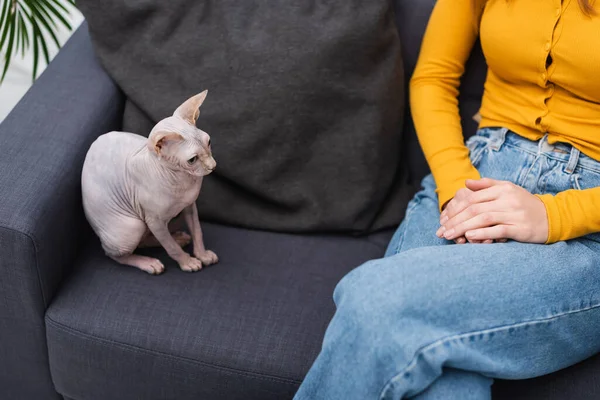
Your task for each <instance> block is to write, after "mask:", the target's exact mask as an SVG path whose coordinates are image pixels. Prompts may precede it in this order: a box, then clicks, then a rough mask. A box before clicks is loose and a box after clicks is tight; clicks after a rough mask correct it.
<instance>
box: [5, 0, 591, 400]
mask: <svg viewBox="0 0 600 400" xmlns="http://www.w3.org/2000/svg"><path fill="white" fill-rule="evenodd" d="M418 3H419V6H418V7H417V6H415V4H414V2H410V1H407V2H398V7H399V10H398V12H397V15H398V16H399V17H398V28H399V33H400V36H401V39H402V43H403V56H404V60H405V74H406V76H407V77H408V76H410V73H411V71H412V69H413V67H414V63H415V60H416V56H417V53H418V48H419V43H420V40H421V37H422V34H423V29H424V26H425V23H426V21H427V16H428V15H429V11H430V10H431V5H432V3H429V4H425V3H424V2H422V1H421V2H418ZM484 77H485V68H484V64H483V59H482V57H481V54H480V52H479V50H477V51H476V52H475V53H474V54H473V57H472V59H471V61H470V64H469V68H468V73H467V75H466V77H465V79H464V82H463V88H462V90H461V112H462V113H463V117H464V118H463V120H464V124H465V126H464V127H465V131H466V132H467V133H468V134H472V133H473V132H474V130H475V125H474V123H473V122H472V121H471V118H470V116H471V115H473V114H474V113H475V111H476V110H477V106H478V104H479V99H480V97H481V92H482V83H483V79H484ZM123 105H124V95H123V94H122V93H121V92H120V90H119V88H118V87H117V86H116V85H115V84H114V82H113V81H112V80H111V79H110V78H109V77H108V76H107V75H106V73H105V72H104V70H103V69H102V68H101V67H100V65H99V63H98V61H97V59H96V57H95V55H94V52H93V50H92V47H91V44H90V38H89V35H88V31H87V25H86V24H85V23H84V24H83V25H82V27H81V28H80V29H79V30H78V31H77V32H76V33H75V35H74V36H73V37H72V38H71V40H70V41H69V42H68V43H67V44H66V46H65V47H64V48H63V50H62V51H61V52H60V53H59V55H58V56H57V57H56V59H55V60H54V61H53V62H52V63H51V65H50V66H49V67H48V69H47V70H46V71H45V72H44V74H43V75H42V76H41V78H40V79H39V80H38V81H37V82H36V83H35V84H34V86H33V87H32V88H31V90H30V91H29V92H28V93H27V94H26V95H25V97H24V98H23V99H22V101H21V102H20V103H19V104H18V105H17V107H16V108H15V109H14V110H13V112H12V113H11V114H10V115H9V116H8V117H7V119H6V120H5V121H4V122H3V123H2V124H1V125H0V151H1V154H2V155H1V156H0V188H1V191H0V271H1V273H2V275H1V278H0V399H3V400H13V399H14V400H29V399H31V400H41V399H60V398H65V399H73V400H96V399H97V400H105V399H111V400H120V399H123V400H129V399H144V400H150V399H178V400H184V399H195V400H197V399H210V400H213V399H226V400H234V399H246V400H249V399H256V400H270V399H273V400H281V399H291V398H292V396H293V394H294V392H295V391H296V390H297V388H298V386H299V384H300V382H301V381H302V378H303V376H304V375H305V374H306V372H307V370H308V368H309V367H310V365H311V363H312V361H313V360H314V358H315V357H316V355H317V353H318V351H319V349H320V345H321V339H322V336H323V333H324V331H325V329H326V326H327V323H328V321H329V319H330V317H331V315H332V313H333V311H334V306H333V303H332V300H331V294H332V291H333V288H334V286H335V284H336V283H337V282H338V281H339V279H340V278H341V277H342V276H343V275H344V274H346V273H347V272H348V271H350V270H351V269H352V268H355V267H356V266H358V265H360V264H361V263H362V262H364V261H366V260H369V259H372V258H377V257H381V256H382V255H383V252H384V250H385V246H386V244H387V241H388V240H389V238H390V236H391V233H392V232H391V231H382V232H379V233H376V234H372V235H370V236H366V237H351V236H341V235H291V234H278V233H272V232H260V231H253V230H247V229H241V228H236V227H232V226H223V225H215V224H212V225H211V224H204V225H203V227H204V230H205V240H206V242H207V244H208V245H209V246H210V248H213V249H214V250H215V251H216V252H217V253H218V254H221V255H222V261H221V263H220V264H219V265H218V266H216V267H213V268H207V269H206V270H204V271H203V272H202V273H201V274H202V279H192V278H191V277H190V275H189V274H185V273H182V272H180V271H178V270H177V269H176V268H175V266H174V265H173V264H172V263H171V264H168V265H167V268H168V272H167V273H166V274H164V275H163V276H162V277H161V278H160V279H157V278H156V277H152V276H146V275H144V274H142V273H140V272H139V271H137V270H135V269H133V268H125V267H121V266H118V265H116V264H114V263H113V262H111V261H109V260H108V259H107V258H106V257H105V256H104V255H103V254H102V252H101V249H100V246H99V243H98V242H97V239H96V238H95V237H94V235H93V234H92V233H91V231H90V229H89V227H88V225H87V223H86V221H85V219H84V216H83V211H82V207H81V199H80V183H79V179H80V171H81V166H82V163H83V159H84V156H85V153H86V151H87V149H88V147H89V145H90V144H91V142H92V141H93V140H94V139H95V138H96V137H97V136H99V135H100V134H102V133H104V132H106V131H109V130H112V129H118V128H119V127H120V124H121V118H122V115H123ZM407 112H408V110H407ZM407 115H408V114H407ZM404 131H405V134H404V139H403V140H405V143H406V145H405V148H406V149H408V150H407V151H406V154H405V162H406V165H407V166H408V167H409V168H410V171H411V179H412V182H413V183H414V182H418V181H419V180H420V178H421V177H422V176H423V175H424V174H425V173H427V168H426V164H425V161H424V159H423V157H422V154H421V153H420V150H419V148H418V145H417V141H416V136H415V135H414V129H413V127H412V125H411V122H410V118H406V126H405V130H404ZM154 252H155V253H157V254H158V251H154ZM161 257H162V256H161ZM162 258H163V259H164V257H162ZM558 356H560V355H558ZM597 371H600V358H599V357H595V358H592V359H590V360H587V361H585V362H583V363H581V364H579V365H577V366H574V367H571V368H569V369H566V370H564V371H560V372H558V373H555V374H553V375H550V376H545V377H539V378H536V379H531V380H525V381H517V382H505V381H499V382H497V383H496V384H495V385H494V399H597V398H600V384H599V383H598V379H597V373H598V372H597Z"/></svg>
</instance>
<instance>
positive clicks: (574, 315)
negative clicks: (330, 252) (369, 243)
mask: <svg viewBox="0 0 600 400" xmlns="http://www.w3.org/2000/svg"><path fill="white" fill-rule="evenodd" d="M598 254H600V244H599V243H597V242H595V241H591V240H587V239H581V240H573V241H569V242H560V243H556V244H553V245H533V244H522V243H516V242H509V243H505V244H493V245H453V246H431V247H424V248H415V249H411V250H407V251H403V252H401V253H399V254H397V255H394V256H390V257H386V258H383V259H380V260H373V261H370V262H368V263H366V264H364V265H362V266H361V267H359V268H357V269H355V270H354V271H352V272H351V273H350V274H348V275H347V276H346V277H344V278H343V279H342V281H341V282H340V283H339V285H338V286H337V288H336V290H335V293H334V299H335V302H336V305H337V312H336V314H335V316H334V318H333V319H332V322H331V324H330V326H329V328H328V330H327V332H326V335H325V339H324V343H323V349H322V351H321V354H320V355H319V357H318V358H317V360H316V362H315V364H314V365H313V368H312V369H311V370H310V371H309V373H308V375H307V377H306V380H305V382H304V383H303V384H302V386H301V388H300V390H299V391H298V394H297V396H296V399H311V400H319V399H400V398H407V397H412V396H416V395H418V394H420V393H423V395H424V396H427V391H426V390H427V388H428V387H429V386H430V385H432V384H433V383H434V382H435V380H436V379H438V378H439V377H440V376H441V375H442V372H443V368H452V369H455V370H460V371H467V372H473V373H477V374H480V375H482V376H485V377H489V378H503V379H525V378H530V377H534V376H539V375H543V374H547V373H550V372H553V371H556V370H559V369H562V368H565V367H567V366H569V365H572V364H574V363H576V362H578V361H581V360H583V359H585V358H587V357H590V356H592V355H593V354H595V353H597V352H598V351H600V337H599V336H598V335H597V332H596V331H597V326H598V325H599V324H600V266H599V265H598V262H597V258H598ZM475 377H477V375H472V376H471V378H472V379H471V380H470V382H476V381H477V379H475ZM465 379H467V380H468V378H465ZM467 380H465V382H466V381H467ZM482 382H483V381H480V384H482ZM487 382H489V380H488V381H487ZM440 385H443V386H445V387H452V382H451V381H447V382H445V381H444V378H442V381H440ZM456 386H458V385H456ZM432 390H435V386H432ZM455 390H461V393H444V394H445V395H446V398H449V399H453V398H462V396H463V395H464V393H463V392H462V389H460V388H458V389H455ZM486 393H487V394H486V396H489V392H487V391H486ZM434 394H435V393H434ZM425 398H427V397H425ZM487 398H489V397H487Z"/></svg>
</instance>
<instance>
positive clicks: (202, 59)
mask: <svg viewBox="0 0 600 400" xmlns="http://www.w3.org/2000/svg"><path fill="white" fill-rule="evenodd" d="M77 4H78V7H79V8H80V9H81V11H82V13H83V14H84V15H85V16H86V18H87V20H88V22H89V26H90V32H91V33H92V39H93V42H94V45H95V48H96V50H97V53H98V55H99V58H100V59H101V61H102V63H103V65H105V67H106V68H107V70H108V71H109V74H110V75H111V76H112V77H113V78H114V79H115V81H116V82H117V83H118V84H119V86H121V87H122V88H123V91H124V92H125V93H126V95H127V99H128V103H127V107H126V112H125V115H124V120H123V127H124V129H126V130H131V131H133V132H136V133H140V134H147V133H148V132H149V130H150V128H151V126H152V125H153V124H154V123H156V122H157V121H158V120H160V119H162V118H164V117H166V116H168V115H170V114H171V113H172V112H173V110H174V109H175V107H176V106H178V105H179V103H180V102H181V101H182V100H183V99H185V98H187V97H188V96H190V95H191V94H192V93H198V92H200V91H202V90H204V89H208V90H209V94H208V98H207V100H206V102H205V103H204V105H203V106H202V111H201V114H200V118H199V120H198V126H199V127H201V128H202V129H203V130H205V131H206V132H208V133H209V134H210V135H211V137H212V143H213V152H214V156H215V159H216V161H217V164H218V167H217V169H216V170H215V172H214V173H213V174H211V176H210V177H209V178H208V179H206V181H205V183H204V188H203V193H204V195H203V196H201V197H200V199H199V200H198V204H199V208H198V210H199V213H200V217H201V218H202V219H204V220H211V221H214V222H218V223H225V224H233V225H236V226H245V227H251V228H257V229H267V230H274V231H278V232H282V231H286V232H315V231H318V232H350V233H356V232H358V233H369V232H373V231H376V230H379V229H382V228H386V227H392V226H395V225H397V224H398V223H399V222H400V220H401V219H402V217H403V214H404V209H405V207H406V204H407V202H408V199H409V198H410V197H411V196H412V194H413V192H412V190H411V188H410V187H406V171H405V170H404V169H401V168H400V166H401V163H400V162H401V138H402V129H401V128H402V117H403V116H404V113H403V112H402V110H403V109H404V100H405V95H404V90H405V85H404V81H403V73H402V62H401V61H402V60H401V52H400V42H399V40H398V33H397V30H396V27H395V24H394V18H393V12H392V11H393V10H392V7H391V5H392V2H391V1H390V0H327V1H306V0H286V1H273V0H244V1H240V0H220V1H217V2H215V1H207V0H203V1H189V0H170V1H164V0H129V1H123V0H105V1H102V2H99V1H97V0H78V2H77ZM175 26H176V27H177V28H174V27H175Z"/></svg>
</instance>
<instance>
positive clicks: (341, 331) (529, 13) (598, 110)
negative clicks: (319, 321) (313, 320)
mask: <svg viewBox="0 0 600 400" xmlns="http://www.w3.org/2000/svg"><path fill="white" fill-rule="evenodd" d="M478 35H479V36H480V38H481V43H482V48H483V51H484V54H485V57H486V60H487V63H488V66H489V71H488V76H487V81H486V85H485V94H484V97H483V103H482V107H481V110H480V114H481V122H480V130H479V132H478V134H477V135H476V136H474V137H473V138H471V139H469V140H468V141H467V144H466V146H465V144H464V140H463V135H462V132H461V125H460V119H459V113H458V108H457V93H458V90H457V89H458V85H459V78H460V76H461V74H462V73H463V70H464V65H465V62H466V60H467V58H468V56H469V54H470V52H471V48H472V46H473V44H474V42H475V40H476V38H477V36H478ZM598 43H600V17H599V16H597V14H596V12H595V11H594V9H593V7H592V6H591V4H590V1H589V0H580V1H579V3H578V2H577V0H562V3H561V0H508V1H506V0H488V1H487V3H485V4H473V3H472V0H438V1H437V4H436V5H435V8H434V11H433V13H432V15H431V18H430V21H429V25H428V28H427V31H426V34H425V37H424V41H423V43H422V49H421V53H420V58H419V62H418V65H417V67H416V70H415V73H414V76H413V78H412V80H411V86H410V89H411V105H412V111H413V119H414V122H415V125H416V128H417V132H418V136H419V140H420V143H421V145H422V147H423V150H424V153H425V155H426V158H427V160H428V163H429V165H430V167H431V171H432V175H431V176H428V177H426V178H425V179H424V181H423V189H422V191H421V192H419V193H418V194H417V195H416V196H415V198H414V199H413V200H412V202H411V203H410V205H409V207H408V210H407V214H406V218H405V220H404V222H403V223H402V224H401V226H400V227H399V229H398V231H397V232H396V234H395V236H394V238H393V239H392V241H391V243H390V245H389V248H388V251H387V254H386V257H385V258H383V259H381V260H374V261H371V262H369V263H367V264H365V265H362V266H361V267H359V268H357V269H355V270H354V271H352V272H351V273H350V274H348V275H347V276H346V277H344V279H343V280H342V281H341V282H340V283H339V285H338V287H337V288H336V290H335V293H334V299H335V302H336V305H337V312H336V314H335V316H334V318H333V320H332V322H331V324H330V326H329V328H328V330H327V332H326V335H325V339H324V343H323V348H322V351H321V354H320V355H319V357H318V359H317V360H316V362H315V364H314V365H313V367H312V369H311V370H310V371H309V373H308V375H307V377H306V380H305V382H304V383H303V384H302V386H301V388H300V390H299V392H298V394H297V396H296V399H298V400H304V399H310V400H319V399H332V400H333V399H362V400H365V399H400V398H409V397H415V398H417V399H419V400H425V399H427V400H430V399H461V400H468V399H489V398H491V384H492V382H493V379H494V378H501V379H525V378H530V377H534V376H539V375H543V374H548V373H551V372H553V371H557V370H559V369H562V368H565V367H568V366H570V365H572V364H574V363H576V362H579V361H581V360H583V359H585V358H588V357H590V356H592V355H594V354H595V353H597V352H598V351H599V350H600V335H598V334H597V331H598V326H600V235H599V234H597V233H596V232H600V211H598V210H599V209H600V188H599V187H598V186H600V161H599V160H600V80H599V79H597V71H598V70H600V52H599V51H598ZM440 211H442V212H441V214H440ZM466 242H471V243H470V244H464V245H463V243H466ZM491 242H495V243H494V244H484V243H491ZM454 243H458V245H455V244H454Z"/></svg>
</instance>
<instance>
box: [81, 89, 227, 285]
mask: <svg viewBox="0 0 600 400" xmlns="http://www.w3.org/2000/svg"><path fill="white" fill-rule="evenodd" d="M206 95H207V91H204V92H202V93H200V94H197V95H195V96H193V97H191V98H189V99H188V100H186V101H185V102H184V103H183V104H181V105H180V106H179V107H178V108H177V109H176V110H175V112H174V113H173V115H172V116H170V117H168V118H165V119H163V120H162V121H160V122H158V123H157V124H156V125H155V126H154V128H153V129H152V131H151V132H150V135H149V136H148V138H145V137H143V136H141V135H136V134H133V133H128V132H109V133H106V134H104V135H102V136H100V137H99V138H98V139H96V141H94V143H92V145H91V146H90V149H89V150H88V153H87V155H86V158H85V162H84V165H83V171H82V175H81V185H82V195H83V207H84V211H85V216H86V218H87V220H88V222H89V223H90V225H91V226H92V228H93V230H94V232H96V234H97V235H98V237H99V238H100V241H101V243H102V248H103V249H104V251H105V253H106V255H107V256H109V257H111V258H112V259H113V260H115V261H117V262H118V263H120V264H124V265H130V266H134V267H137V268H139V269H141V270H143V271H145V272H147V273H149V274H160V273H162V272H163V271H164V265H163V264H162V263H161V262H160V261H159V260H158V259H155V258H151V257H146V256H142V255H137V254H134V251H135V250H136V249H137V248H140V247H150V246H162V247H163V248H164V249H165V250H166V251H167V253H168V254H169V256H170V257H171V258H172V259H174V260H175V261H177V263H178V264H179V266H180V268H181V269H182V270H183V271H189V272H192V271H198V270H200V269H201V268H202V266H203V265H210V264H214V263H216V262H218V258H217V255H216V254H215V253H213V252H212V251H210V250H206V249H205V247H204V241H203V239H202V230H201V227H200V221H199V220H198V209H197V207H196V199H197V198H198V195H199V194H200V188H201V186H202V179H203V177H204V176H206V175H208V174H210V173H211V172H212V171H213V170H214V169H215V167H216V165H217V164H216V162H215V160H214V158H213V157H212V152H211V146H210V137H209V135H208V134H207V133H206V132H204V131H202V130H200V129H198V128H196V120H197V119H198V116H199V114H200V106H201V105H202V103H203V102H204V100H205V99H206ZM180 213H181V214H182V216H183V219H184V220H185V223H186V225H187V227H188V229H189V231H190V233H191V238H190V235H188V234H186V233H184V232H180V231H175V230H173V229H169V224H170V223H171V222H172V220H173V219H174V218H175V217H176V216H177V215H179V214H180ZM190 240H191V241H192V242H193V247H194V256H191V255H190V254H188V253H186V252H185V251H184V250H183V249H182V247H183V246H185V245H187V244H188V243H189V242H190Z"/></svg>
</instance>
